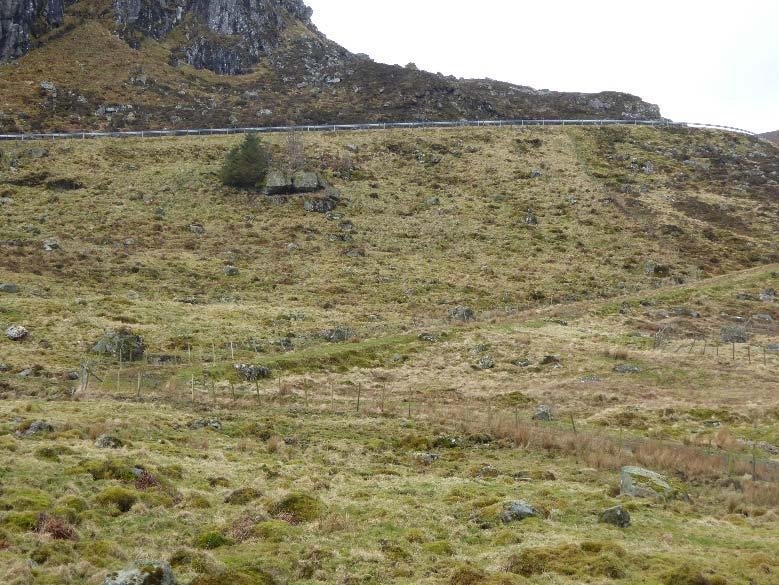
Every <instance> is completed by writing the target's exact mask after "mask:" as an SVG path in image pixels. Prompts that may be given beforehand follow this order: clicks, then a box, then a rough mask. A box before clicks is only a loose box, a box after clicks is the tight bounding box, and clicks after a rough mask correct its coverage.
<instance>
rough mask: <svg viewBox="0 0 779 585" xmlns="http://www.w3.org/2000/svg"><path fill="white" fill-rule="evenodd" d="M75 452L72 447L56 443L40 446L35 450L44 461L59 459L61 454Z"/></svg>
mask: <svg viewBox="0 0 779 585" xmlns="http://www.w3.org/2000/svg"><path fill="white" fill-rule="evenodd" d="M71 453H73V451H72V449H70V448H68V447H65V446H64V445H55V446H53V447H40V448H39V449H36V450H35V456H36V457H37V458H38V459H43V460H44V461H55V462H56V461H59V460H60V455H69V454H71Z"/></svg>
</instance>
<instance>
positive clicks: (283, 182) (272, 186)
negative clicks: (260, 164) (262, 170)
mask: <svg viewBox="0 0 779 585" xmlns="http://www.w3.org/2000/svg"><path fill="white" fill-rule="evenodd" d="M292 191H293V184H292V177H290V176H289V175H287V174H285V173H283V172H281V171H278V170H270V171H268V174H267V175H266V176H265V190H264V192H265V193H266V194H267V195H288V194H290V193H292Z"/></svg>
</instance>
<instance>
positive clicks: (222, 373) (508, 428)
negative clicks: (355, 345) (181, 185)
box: [74, 340, 779, 483]
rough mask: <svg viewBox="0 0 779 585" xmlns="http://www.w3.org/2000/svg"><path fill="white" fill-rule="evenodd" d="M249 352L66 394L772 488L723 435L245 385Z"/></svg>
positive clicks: (775, 475) (94, 372)
mask: <svg viewBox="0 0 779 585" xmlns="http://www.w3.org/2000/svg"><path fill="white" fill-rule="evenodd" d="M697 343H702V342H701V341H700V340H699V341H698V342H697ZM689 345H690V344H688V343H684V344H682V345H681V346H679V347H674V346H670V345H669V346H663V347H662V348H660V349H661V350H662V351H667V352H671V353H673V354H675V353H679V352H688V346H689ZM741 345H742V347H739V350H740V351H739V352H735V350H733V348H734V347H735V345H734V344H727V346H726V347H727V349H728V352H730V351H731V350H733V352H734V355H736V354H737V355H738V356H739V359H740V360H741V361H742V363H753V362H751V361H750V362H747V360H748V359H749V358H748V355H749V352H750V350H749V349H747V347H753V348H754V347H755V346H748V344H741ZM715 347H716V345H715V344H713V343H712V344H702V345H701V346H700V348H701V352H703V353H704V355H709V356H714V355H715V352H716V351H717V350H716V349H715ZM723 347H725V346H723ZM250 348H251V344H249V345H248V346H247V344H241V343H233V342H231V343H229V344H219V345H217V344H213V345H211V346H210V347H208V348H202V350H198V351H189V352H187V354H184V355H181V356H164V359H160V356H150V357H149V358H148V359H147V360H146V361H144V362H130V363H124V364H123V363H119V364H114V365H113V366H112V365H111V364H106V363H101V364H99V365H98V364H94V365H92V364H89V363H86V362H85V364H84V366H83V367H82V371H81V377H80V381H79V382H78V387H77V388H76V389H75V390H74V394H76V395H77V396H79V397H81V398H96V399H118V400H137V401H160V402H165V403H173V404H178V405H182V406H188V407H194V408H198V409H206V410H209V411H219V410H224V409H246V408H260V409H267V408H268V407H273V408H275V409H282V410H284V411H285V412H286V411H288V412H289V413H290V414H313V415H327V416H356V417H391V418H397V419H406V420H417V421H424V422H429V423H431V424H435V425H438V426H439V427H441V426H443V427H448V428H450V429H451V430H452V432H461V433H469V434H478V433H484V434H486V435H488V436H491V437H497V438H503V439H508V440H510V441H513V442H514V443H515V444H516V445H518V446H524V447H533V448H542V449H547V450H551V451H557V452H562V453H567V454H568V455H572V456H576V457H577V458H580V459H582V460H584V461H586V462H587V463H588V464H590V465H591V466H593V467H598V468H607V469H618V468H619V467H621V466H623V465H635V464H643V465H646V466H653V467H655V468H657V469H661V470H663V471H665V472H668V473H673V474H677V475H681V476H685V477H687V476H689V477H709V478H711V477H736V476H745V475H748V476H751V478H753V479H755V480H760V481H764V482H770V483H779V461H777V460H772V459H767V458H765V457H763V456H762V455H760V453H761V452H762V451H763V450H765V449H771V448H772V446H771V445H768V444H759V443H757V442H752V443H748V442H736V441H735V440H734V439H732V437H731V439H730V443H731V444H730V446H729V447H725V448H723V447H722V446H721V445H717V444H716V440H715V438H714V437H715V435H716V432H713V433H711V434H710V435H709V434H707V435H706V436H707V437H708V439H707V440H708V441H709V443H708V444H705V443H692V444H691V443H686V442H682V441H676V440H671V439H659V438H647V437H641V436H637V435H633V434H631V433H630V431H629V429H622V428H619V427H609V426H602V427H601V426H598V425H595V426H593V425H592V424H588V423H586V422H585V421H577V420H576V419H575V417H574V415H572V414H568V415H565V416H564V417H563V418H562V420H552V421H545V422H542V421H536V420H534V419H533V418H532V415H533V408H532V406H531V405H530V404H525V403H523V404H520V405H512V404H510V403H507V401H508V400H509V398H507V397H505V396H501V395H496V396H491V397H484V398H477V397H472V396H464V395H461V394H460V393H459V392H454V393H447V394H446V395H442V394H441V393H436V392H430V391H427V390H426V389H418V390H414V389H408V388H405V389H403V390H400V389H397V388H393V386H394V385H396V382H395V381H393V380H392V379H391V375H386V374H376V375H373V374H372V375H371V376H370V377H369V379H368V380H367V381H365V382H363V383H351V382H341V383H338V382H333V381H332V380H331V379H328V378H327V377H324V378H322V377H320V379H319V380H316V379H315V378H313V377H311V376H310V375H304V374H294V373H286V372H284V371H283V369H278V370H276V371H274V372H270V371H262V372H260V373H259V375H258V376H257V378H256V379H254V380H246V379H243V378H242V377H241V375H240V372H238V371H237V370H236V369H235V368H234V366H235V365H236V364H239V363H242V362H243V363H256V362H257V361H262V359H260V360H258V359H257V358H258V357H259V356H260V355H261V354H257V353H255V352H253V351H252V350H251V349H250ZM707 348H708V349H707ZM646 349H653V348H651V347H648V348H646ZM706 352H708V353H706ZM722 353H723V355H724V354H725V352H724V351H723V352H722ZM769 356H770V357H769ZM263 357H268V356H267V355H266V356H263ZM727 357H728V359H729V357H730V356H729V355H728V356H727ZM760 358H761V359H760V360H754V366H755V367H770V368H777V367H779V354H771V353H768V352H766V353H763V354H760ZM763 360H765V361H763ZM706 422H707V424H705V425H704V426H706V427H707V428H709V427H710V428H712V429H716V428H717V427H718V426H719V424H718V423H717V421H713V422H712V421H706ZM701 424H703V423H701ZM768 452H769V453H772V451H768Z"/></svg>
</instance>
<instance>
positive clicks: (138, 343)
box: [92, 330, 145, 362]
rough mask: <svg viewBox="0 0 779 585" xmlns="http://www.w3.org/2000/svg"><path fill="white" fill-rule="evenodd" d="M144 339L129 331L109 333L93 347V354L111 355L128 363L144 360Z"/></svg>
mask: <svg viewBox="0 0 779 585" xmlns="http://www.w3.org/2000/svg"><path fill="white" fill-rule="evenodd" d="M144 351H145V347H144V345H143V338H142V337H141V336H140V335H134V334H132V333H131V332H129V331H127V330H120V331H109V332H108V333H106V334H105V335H104V336H103V337H102V338H101V339H100V340H99V341H98V342H97V343H96V344H95V345H94V347H92V353H98V354H103V355H111V356H114V357H115V358H117V359H121V360H122V361H126V362H134V361H138V360H141V359H143V354H144Z"/></svg>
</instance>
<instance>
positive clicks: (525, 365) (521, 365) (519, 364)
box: [511, 359, 530, 368]
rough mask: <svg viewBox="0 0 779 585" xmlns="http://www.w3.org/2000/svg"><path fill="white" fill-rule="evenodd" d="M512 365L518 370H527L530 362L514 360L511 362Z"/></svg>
mask: <svg viewBox="0 0 779 585" xmlns="http://www.w3.org/2000/svg"><path fill="white" fill-rule="evenodd" d="M511 364H512V365H514V366H517V367H518V368H529V367H530V360H524V359H522V360H514V361H513V362H511Z"/></svg>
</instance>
